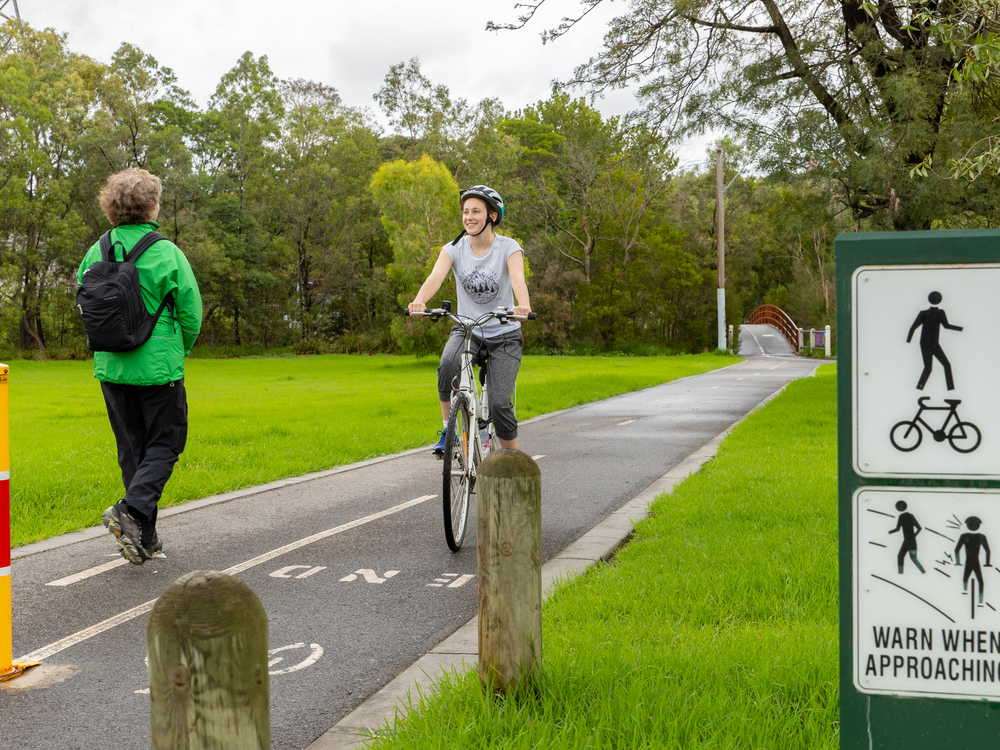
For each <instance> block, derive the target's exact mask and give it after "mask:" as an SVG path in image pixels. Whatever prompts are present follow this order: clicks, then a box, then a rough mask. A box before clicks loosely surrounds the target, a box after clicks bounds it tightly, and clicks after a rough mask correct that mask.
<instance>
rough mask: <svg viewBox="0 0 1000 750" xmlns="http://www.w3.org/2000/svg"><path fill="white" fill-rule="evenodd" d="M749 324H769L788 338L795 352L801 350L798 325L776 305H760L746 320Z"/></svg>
mask: <svg viewBox="0 0 1000 750" xmlns="http://www.w3.org/2000/svg"><path fill="white" fill-rule="evenodd" d="M747 322H748V323H750V324H751V325H771V326H774V327H775V328H777V329H778V331H780V332H781V335H782V336H784V337H785V338H786V339H788V343H790V344H791V345H792V348H793V349H795V352H796V354H798V353H799V352H800V351H801V348H802V346H801V341H800V340H799V327H798V326H797V325H795V323H794V321H793V320H792V319H791V318H790V317H788V313H786V312H785V311H784V310H782V309H781V308H780V307H778V306H777V305H761V306H760V307H758V308H757V309H756V310H754V311H753V312H752V313H750V319H749V320H747Z"/></svg>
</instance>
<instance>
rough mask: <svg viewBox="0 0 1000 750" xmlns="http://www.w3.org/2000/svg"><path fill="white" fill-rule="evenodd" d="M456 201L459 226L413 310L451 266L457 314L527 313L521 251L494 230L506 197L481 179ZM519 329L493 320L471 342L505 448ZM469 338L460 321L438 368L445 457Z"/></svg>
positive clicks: (513, 432) (513, 434) (512, 423)
mask: <svg viewBox="0 0 1000 750" xmlns="http://www.w3.org/2000/svg"><path fill="white" fill-rule="evenodd" d="M459 205H460V206H461V207H462V226H463V229H462V232H461V234H459V235H458V237H456V238H455V239H454V240H453V241H452V242H450V243H449V244H447V245H445V246H444V247H443V248H442V249H441V254H440V255H439V256H438V259H437V262H436V263H435V264H434V269H433V270H432V271H431V273H430V276H428V277H427V279H426V280H425V281H424V283H423V284H422V285H421V287H420V291H418V292H417V296H416V297H414V298H413V302H411V303H410V304H409V311H410V312H411V313H419V312H423V311H424V310H426V309H427V301H428V300H430V299H431V298H432V297H433V296H434V295H435V294H437V291H438V289H440V288H441V284H443V283H444V280H445V279H446V278H447V277H448V271H449V270H454V272H455V280H456V282H457V283H456V287H457V289H458V314H459V315H462V316H464V317H470V318H478V317H479V316H480V315H483V314H485V313H488V312H492V311H494V310H496V309H497V308H498V307H505V308H508V309H510V308H513V313H514V315H520V316H524V317H527V315H528V313H530V312H531V303H530V301H529V300H528V286H527V284H526V283H525V281H524V250H522V249H521V246H520V245H519V244H518V243H517V242H516V241H515V240H513V239H511V238H510V237H504V236H502V235H498V234H496V233H495V232H494V231H493V228H494V227H495V226H497V225H498V224H499V223H500V222H501V221H502V220H503V215H504V205H503V199H502V198H501V197H500V195H499V194H498V193H497V192H496V191H495V190H493V189H492V188H490V187H487V186H486V185H476V186H475V187H471V188H469V189H468V190H463V191H462V192H461V193H459ZM466 235H467V236H466ZM515 298H516V299H517V305H515V304H514V299H515ZM520 328H521V324H520V323H519V322H517V321H514V320H509V321H508V322H506V323H501V322H500V321H499V320H497V319H495V318H494V319H492V320H489V321H487V322H486V323H484V324H483V325H482V326H480V328H479V330H476V331H474V332H473V336H474V338H475V341H474V342H473V345H474V346H477V347H478V348H479V353H480V357H482V356H483V355H485V357H486V358H487V359H488V360H489V379H490V388H489V409H490V417H491V418H492V420H493V425H494V427H495V428H496V434H497V437H498V438H499V439H500V445H501V446H502V447H503V448H517V418H516V417H515V416H514V407H513V405H512V403H511V397H512V396H513V394H514V381H515V380H516V379H517V371H518V368H520V366H521V350H522V349H523V348H524V339H523V338H522V337H521V330H520ZM464 343H465V332H464V331H463V330H462V327H461V326H455V327H453V328H452V329H451V336H450V337H449V338H448V343H447V344H445V347H444V352H442V354H441V364H440V365H439V366H438V396H439V397H440V400H441V416H442V417H443V419H444V428H445V429H443V430H441V431H440V432H439V433H438V437H439V438H440V439H439V440H438V442H437V444H436V445H435V446H434V453H435V455H439V456H442V455H444V449H445V437H446V430H447V428H448V414H449V412H450V410H451V394H452V391H453V390H454V388H453V384H454V383H455V382H457V378H458V375H459V369H460V367H461V352H462V348H463V345H464Z"/></svg>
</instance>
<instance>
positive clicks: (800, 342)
mask: <svg viewBox="0 0 1000 750" xmlns="http://www.w3.org/2000/svg"><path fill="white" fill-rule="evenodd" d="M798 331H799V351H800V352H801V351H802V346H803V344H802V334H803V333H804V331H803V330H802V329H801V328H799V329H798Z"/></svg>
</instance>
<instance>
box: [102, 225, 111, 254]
mask: <svg viewBox="0 0 1000 750" xmlns="http://www.w3.org/2000/svg"><path fill="white" fill-rule="evenodd" d="M111 258H112V245H111V230H110V229H109V230H108V231H107V232H105V233H104V234H102V235H101V260H103V261H108V260H111Z"/></svg>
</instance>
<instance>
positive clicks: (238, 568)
mask: <svg viewBox="0 0 1000 750" xmlns="http://www.w3.org/2000/svg"><path fill="white" fill-rule="evenodd" d="M434 497H437V495H424V496H423V497H418V498H416V499H415V500H410V501H408V502H405V503H400V504H399V505H396V506H394V507H392V508H389V509H388V510H382V511H379V512H378V513H372V514H371V515H370V516H365V517H364V518H359V519H358V520H356V521H349V522H348V523H345V524H342V525H340V526H337V527H335V528H332V529H327V530H326V531H321V532H320V533H318V534H313V535H312V536H308V537H306V538H305V539H300V540H299V541H297V542H292V543H291V544H286V545H285V546H284V547H279V548H278V549H276V550H273V551H271V552H267V553H265V554H263V555H260V556H259V557H255V558H253V559H252V560H247V561H246V562H244V563H240V564H239V565H234V566H233V567H231V568H227V569H226V570H224V571H222V572H223V573H228V574H229V575H236V574H237V573H241V572H243V571H244V570H249V569H250V568H253V567H255V566H257V565H260V564H261V563H265V562H267V561H268V560H273V559H274V558H276V557H279V556H280V555H283V554H285V553H286V552H291V551H292V550H296V549H299V548H300V547H304V546H306V545H307V544H312V543H313V542H316V541H319V540H320V539H326V538H327V537H330V536H333V535H334V534H339V533H341V532H343V531H348V530H350V529H355V528H357V527H358V526H363V525H364V524H366V523H370V522H372V521H377V520H378V519H380V518H385V517H386V516H391V515H393V514H394V513H399V512H400V511H401V510H406V509H407V508H412V507H413V506H414V505H419V504H420V503H424V502H427V501H428V500H430V499H431V498H434ZM154 604H156V599H152V600H150V601H148V602H146V603H145V604H140V605H138V606H136V607H132V609H128V610H125V611H124V612H122V613H120V614H117V615H115V616H114V617H109V618H108V619H107V620H104V621H103V622H99V623H97V624H96V625H91V626H90V627H89V628H86V629H84V630H81V631H80V632H78V633H74V634H73V635H69V636H66V637H65V638H60V639H59V640H58V641H55V642H54V643H50V644H49V645H48V646H42V647H41V648H39V649H35V650H34V651H32V652H31V653H30V654H25V655H24V656H22V657H20V658H19V659H18V661H44V660H45V659H48V658H49V657H50V656H53V655H54V654H58V653H59V652H60V651H65V650H66V649H68V648H70V647H71V646H75V645H76V644H78V643H80V642H82V641H85V640H87V639H88V638H93V637H94V636H95V635H100V634H101V633H103V632H105V631H106V630H110V629H111V628H113V627H116V626H118V625H121V624H122V623H125V622H128V621H129V620H134V619H135V618H136V617H139V616H140V615H144V614H146V613H147V612H149V611H150V610H151V609H152V608H153V605H154Z"/></svg>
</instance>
